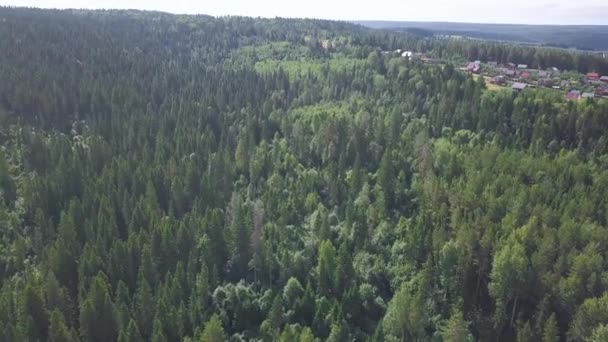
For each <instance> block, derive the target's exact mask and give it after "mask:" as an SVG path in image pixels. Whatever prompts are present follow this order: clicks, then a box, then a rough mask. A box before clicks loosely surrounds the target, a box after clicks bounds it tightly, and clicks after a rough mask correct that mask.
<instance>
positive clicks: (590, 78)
mask: <svg viewBox="0 0 608 342" xmlns="http://www.w3.org/2000/svg"><path fill="white" fill-rule="evenodd" d="M586 77H587V81H597V80H599V79H600V75H599V74H598V73H597V72H590V73H588V74H587V75H586Z"/></svg>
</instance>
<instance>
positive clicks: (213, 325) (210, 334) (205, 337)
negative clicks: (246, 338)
mask: <svg viewBox="0 0 608 342" xmlns="http://www.w3.org/2000/svg"><path fill="white" fill-rule="evenodd" d="M225 340H226V334H225V333H224V328H223V327H222V323H221V322H220V318H219V316H218V315H213V316H211V318H210V319H209V321H207V323H205V329H204V330H203V333H202V335H201V342H224V341H225Z"/></svg>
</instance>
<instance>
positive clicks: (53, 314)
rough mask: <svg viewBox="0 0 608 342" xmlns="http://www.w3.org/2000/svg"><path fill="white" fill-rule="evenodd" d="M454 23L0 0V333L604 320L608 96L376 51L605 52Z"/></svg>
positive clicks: (30, 337)
mask: <svg viewBox="0 0 608 342" xmlns="http://www.w3.org/2000/svg"><path fill="white" fill-rule="evenodd" d="M463 44H465V43H464V42H463ZM466 44H467V45H459V44H458V43H457V42H453V41H445V40H440V39H434V38H429V37H421V36H416V35H412V34H407V33H397V32H394V33H393V32H384V31H375V30H371V29H366V28H363V27H362V26H357V25H353V24H349V23H344V22H331V21H321V20H295V19H281V18H277V19H252V18H243V17H222V18H214V17H208V16H177V15H169V14H164V13H156V12H138V11H75V10H70V11H56V10H36V9H19V8H0V147H1V148H0V286H1V289H0V341H8V342H13V341H30V342H36V341H83V342H84V341H120V342H132V341H153V342H162V341H224V340H226V341H446V342H448V341H449V342H461V341H522V342H523V341H543V342H545V341H546V342H550V341H597V342H599V341H607V340H608V231H607V227H608V197H607V196H606V194H607V193H608V103H607V101H590V100H587V101H577V102H566V101H565V100H564V99H563V95H562V94H561V93H555V92H553V91H551V90H541V89H538V90H534V89H531V90H526V91H523V92H521V93H515V92H513V91H512V90H510V89H503V90H492V89H487V87H486V85H485V83H484V82H483V79H480V80H475V79H474V78H473V77H471V76H469V75H467V74H465V73H463V72H461V71H459V70H458V68H457V67H456V66H454V65H453V64H451V63H446V64H445V65H427V64H423V63H422V62H420V61H409V60H407V59H404V58H400V57H399V56H394V55H392V54H383V53H381V51H392V50H395V49H409V50H413V51H420V52H427V53H434V54H436V55H438V56H443V57H444V58H445V57H446V56H453V57H456V56H461V57H463V58H469V57H471V53H473V54H475V55H478V54H482V53H483V54H484V55H485V56H495V59H497V60H501V58H502V59H507V57H504V56H510V57H509V58H508V59H513V60H515V59H517V60H518V62H519V61H520V62H526V61H528V60H529V59H534V60H537V61H542V63H546V64H548V65H557V64H558V63H563V65H570V66H571V68H572V69H579V70H590V69H600V68H605V67H606V61H605V60H601V59H597V58H596V57H590V56H587V55H577V54H576V53H573V52H571V51H565V50H563V51H562V50H557V49H545V48H534V47H518V46H514V45H513V46H510V45H504V44H491V43H484V42H477V43H475V42H470V41H469V42H467V43H466ZM482 51H483V52H482ZM501 56H503V57H501ZM511 56H515V57H511ZM533 63H534V62H533V61H532V62H530V64H533ZM539 63H540V62H539Z"/></svg>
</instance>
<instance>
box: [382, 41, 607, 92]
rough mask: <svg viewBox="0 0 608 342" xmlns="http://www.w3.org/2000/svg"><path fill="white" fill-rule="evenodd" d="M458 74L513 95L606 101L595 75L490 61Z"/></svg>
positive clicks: (430, 60) (601, 78)
mask: <svg viewBox="0 0 608 342" xmlns="http://www.w3.org/2000/svg"><path fill="white" fill-rule="evenodd" d="M384 53H388V52H384ZM393 53H395V54H399V55H400V56H401V57H403V58H408V59H410V60H419V61H422V62H423V63H426V64H441V63H444V61H442V60H441V59H438V58H434V57H432V56H429V55H428V54H425V53H420V52H411V51H402V50H400V49H397V50H395V51H394V52H393ZM460 70H462V71H465V72H468V73H470V74H472V75H474V77H483V78H484V79H485V81H486V83H487V84H488V85H489V86H490V87H492V88H494V89H499V88H508V87H510V88H511V89H513V90H515V91H523V90H525V89H527V88H547V89H553V90H556V91H562V92H564V98H565V99H566V100H568V101H578V100H586V99H590V100H594V99H600V98H604V99H608V75H599V74H598V73H596V72H590V73H587V74H586V75H583V74H580V73H578V72H574V71H566V70H559V69H558V68H556V67H553V68H548V69H546V70H540V69H535V68H531V67H529V66H528V65H526V64H515V63H507V64H499V63H498V62H493V61H488V62H482V61H471V62H468V63H466V64H465V65H463V66H462V67H461V68H460Z"/></svg>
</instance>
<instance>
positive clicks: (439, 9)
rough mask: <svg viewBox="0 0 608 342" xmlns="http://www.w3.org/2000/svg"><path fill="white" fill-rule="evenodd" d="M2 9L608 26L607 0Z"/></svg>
mask: <svg viewBox="0 0 608 342" xmlns="http://www.w3.org/2000/svg"><path fill="white" fill-rule="evenodd" d="M0 5H5V6H26V7H42V8H91V9H99V8H120V9H125V8H129V9H142V10H157V11H163V12H170V13H178V14H209V15H214V16H224V15H245V16H253V17H277V16H279V17H297V18H303V17H305V18H322V19H336V20H404V21H451V22H476V23H512V24H554V25H608V0H366V1H362V0H304V1H302V0H300V1H288V0H198V1H192V0H168V1H167V0H122V1H121V0H97V1H94V0H0Z"/></svg>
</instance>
